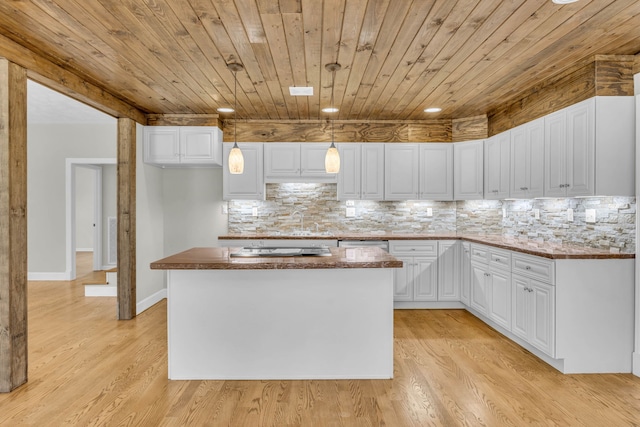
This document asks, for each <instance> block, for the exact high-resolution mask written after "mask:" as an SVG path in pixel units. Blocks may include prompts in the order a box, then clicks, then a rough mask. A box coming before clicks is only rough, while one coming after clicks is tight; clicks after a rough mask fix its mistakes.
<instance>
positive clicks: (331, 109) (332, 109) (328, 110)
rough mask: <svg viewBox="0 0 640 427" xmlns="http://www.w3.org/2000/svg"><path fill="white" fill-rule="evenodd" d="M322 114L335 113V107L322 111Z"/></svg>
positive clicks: (336, 110)
mask: <svg viewBox="0 0 640 427" xmlns="http://www.w3.org/2000/svg"><path fill="white" fill-rule="evenodd" d="M322 112H323V113H337V112H338V109H337V108H336V107H327V108H323V109H322Z"/></svg>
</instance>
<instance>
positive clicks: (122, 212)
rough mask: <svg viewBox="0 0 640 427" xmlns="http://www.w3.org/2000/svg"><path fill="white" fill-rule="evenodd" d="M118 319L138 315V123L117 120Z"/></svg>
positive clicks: (126, 318) (131, 317)
mask: <svg viewBox="0 0 640 427" xmlns="http://www.w3.org/2000/svg"><path fill="white" fill-rule="evenodd" d="M117 176H118V200H117V210H118V212H117V214H118V220H117V221H118V319H121V320H129V319H133V318H134V317H135V315H136V124H135V122H134V121H133V120H130V119H126V118H124V119H118V171H117Z"/></svg>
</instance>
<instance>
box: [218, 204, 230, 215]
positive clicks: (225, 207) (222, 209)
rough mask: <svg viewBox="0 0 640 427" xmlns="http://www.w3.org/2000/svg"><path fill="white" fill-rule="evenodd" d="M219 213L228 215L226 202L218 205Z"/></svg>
mask: <svg viewBox="0 0 640 427" xmlns="http://www.w3.org/2000/svg"><path fill="white" fill-rule="evenodd" d="M220 213H221V214H222V215H228V214H229V207H228V206H227V204H226V203H224V204H223V205H222V206H220Z"/></svg>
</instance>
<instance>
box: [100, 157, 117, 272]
mask: <svg viewBox="0 0 640 427" xmlns="http://www.w3.org/2000/svg"><path fill="white" fill-rule="evenodd" d="M117 170H118V168H117V166H116V165H102V265H103V266H105V267H107V266H110V265H109V259H108V256H109V252H108V242H109V229H108V227H107V220H108V219H109V217H110V216H112V217H116V216H117V215H118V206H117V200H118V177H117Z"/></svg>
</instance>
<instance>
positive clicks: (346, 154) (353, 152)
mask: <svg viewBox="0 0 640 427" xmlns="http://www.w3.org/2000/svg"><path fill="white" fill-rule="evenodd" d="M361 145H362V144H339V145H338V152H339V153H340V172H338V200H358V199H360V195H361V194H360V190H361V185H360V177H361V172H360V159H361Z"/></svg>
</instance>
